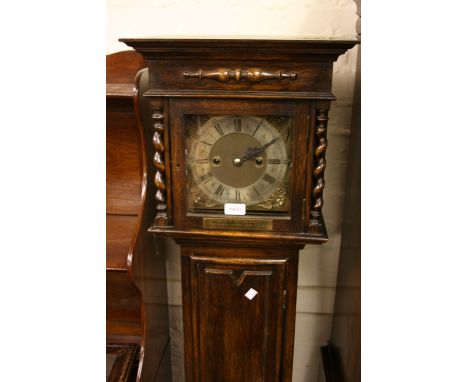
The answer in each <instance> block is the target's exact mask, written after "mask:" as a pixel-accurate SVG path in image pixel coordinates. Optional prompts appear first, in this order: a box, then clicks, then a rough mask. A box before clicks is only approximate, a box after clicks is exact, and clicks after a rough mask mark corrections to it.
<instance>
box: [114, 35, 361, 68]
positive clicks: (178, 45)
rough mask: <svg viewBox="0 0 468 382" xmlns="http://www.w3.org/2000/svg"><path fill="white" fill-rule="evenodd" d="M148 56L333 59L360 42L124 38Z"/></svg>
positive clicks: (144, 55) (332, 40) (300, 59)
mask: <svg viewBox="0 0 468 382" xmlns="http://www.w3.org/2000/svg"><path fill="white" fill-rule="evenodd" d="M119 41H121V42H123V43H125V44H127V45H128V46H130V47H132V48H134V49H135V50H136V51H138V52H140V53H141V54H142V55H143V57H144V58H145V59H147V60H152V59H164V60H171V59H177V58H182V57H186V58H190V59H192V60H193V59H217V58H223V59H229V58H232V59H237V60H239V59H245V60H247V59H248V60H252V59H253V60H259V61H262V60H277V61H282V60H285V61H290V60H291V59H295V60H299V61H312V62H333V61H336V59H337V58H338V56H340V55H341V54H343V53H345V52H346V51H347V50H348V49H350V48H352V47H353V46H354V45H356V44H358V43H359V41H358V40H335V39H306V38H304V39H281V40H271V39H267V38H255V39H250V38H249V39H240V38H236V39H231V38H229V39H227V38H203V39H199V38H197V39H188V38H121V39H119Z"/></svg>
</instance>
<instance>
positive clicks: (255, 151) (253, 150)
mask: <svg viewBox="0 0 468 382" xmlns="http://www.w3.org/2000/svg"><path fill="white" fill-rule="evenodd" d="M278 139H279V137H276V138H273V139H272V140H271V141H270V142H268V143H265V144H264V145H263V146H260V147H249V148H248V149H247V151H246V152H245V154H244V155H243V156H242V158H240V159H239V158H236V159H234V163H235V164H236V165H239V166H240V165H241V164H242V163H244V162H245V161H247V160H252V159H255V158H256V157H257V156H258V155H260V154H261V153H263V152H264V151H265V150H266V149H267V147H270V146H271V145H272V144H274V143H276V141H277V140H278Z"/></svg>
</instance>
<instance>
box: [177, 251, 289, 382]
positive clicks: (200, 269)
mask: <svg viewBox="0 0 468 382" xmlns="http://www.w3.org/2000/svg"><path fill="white" fill-rule="evenodd" d="M189 261H190V268H191V275H192V276H191V286H192V288H193V289H192V291H191V304H192V307H193V313H192V314H193V317H192V326H191V330H192V333H191V334H192V335H191V336H189V337H187V336H186V339H187V338H190V337H191V338H193V339H194V341H193V342H192V343H190V344H189V345H190V346H192V347H193V352H194V353H196V354H197V355H196V357H194V358H193V359H186V362H189V363H190V365H191V366H190V367H191V368H192V378H191V379H190V380H191V381H203V382H220V381H223V382H239V381H249V382H260V381H269V382H275V381H280V380H281V354H282V346H283V320H284V308H285V307H284V290H285V279H286V264H287V261H286V260H284V259H282V260H270V261H265V260H257V259H242V258H237V259H229V258H223V259H221V258H209V257H203V255H198V254H195V255H193V254H192V255H191V256H190V260H189ZM189 353H192V352H189ZM186 370H187V369H186Z"/></svg>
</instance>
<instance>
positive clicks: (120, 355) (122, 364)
mask: <svg viewBox="0 0 468 382" xmlns="http://www.w3.org/2000/svg"><path fill="white" fill-rule="evenodd" d="M137 351H138V345H135V344H107V345H106V363H107V365H106V381H107V382H127V381H134V380H135V375H134V373H133V371H134V369H135V367H134V362H135V358H136V355H137Z"/></svg>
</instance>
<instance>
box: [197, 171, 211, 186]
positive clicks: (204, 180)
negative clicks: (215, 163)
mask: <svg viewBox="0 0 468 382" xmlns="http://www.w3.org/2000/svg"><path fill="white" fill-rule="evenodd" d="M212 177H213V174H212V173H211V171H210V172H207V173H206V174H205V175H202V176H200V180H201V181H202V182H203V183H206V182H208V180H210V179H211V178H212Z"/></svg>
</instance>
